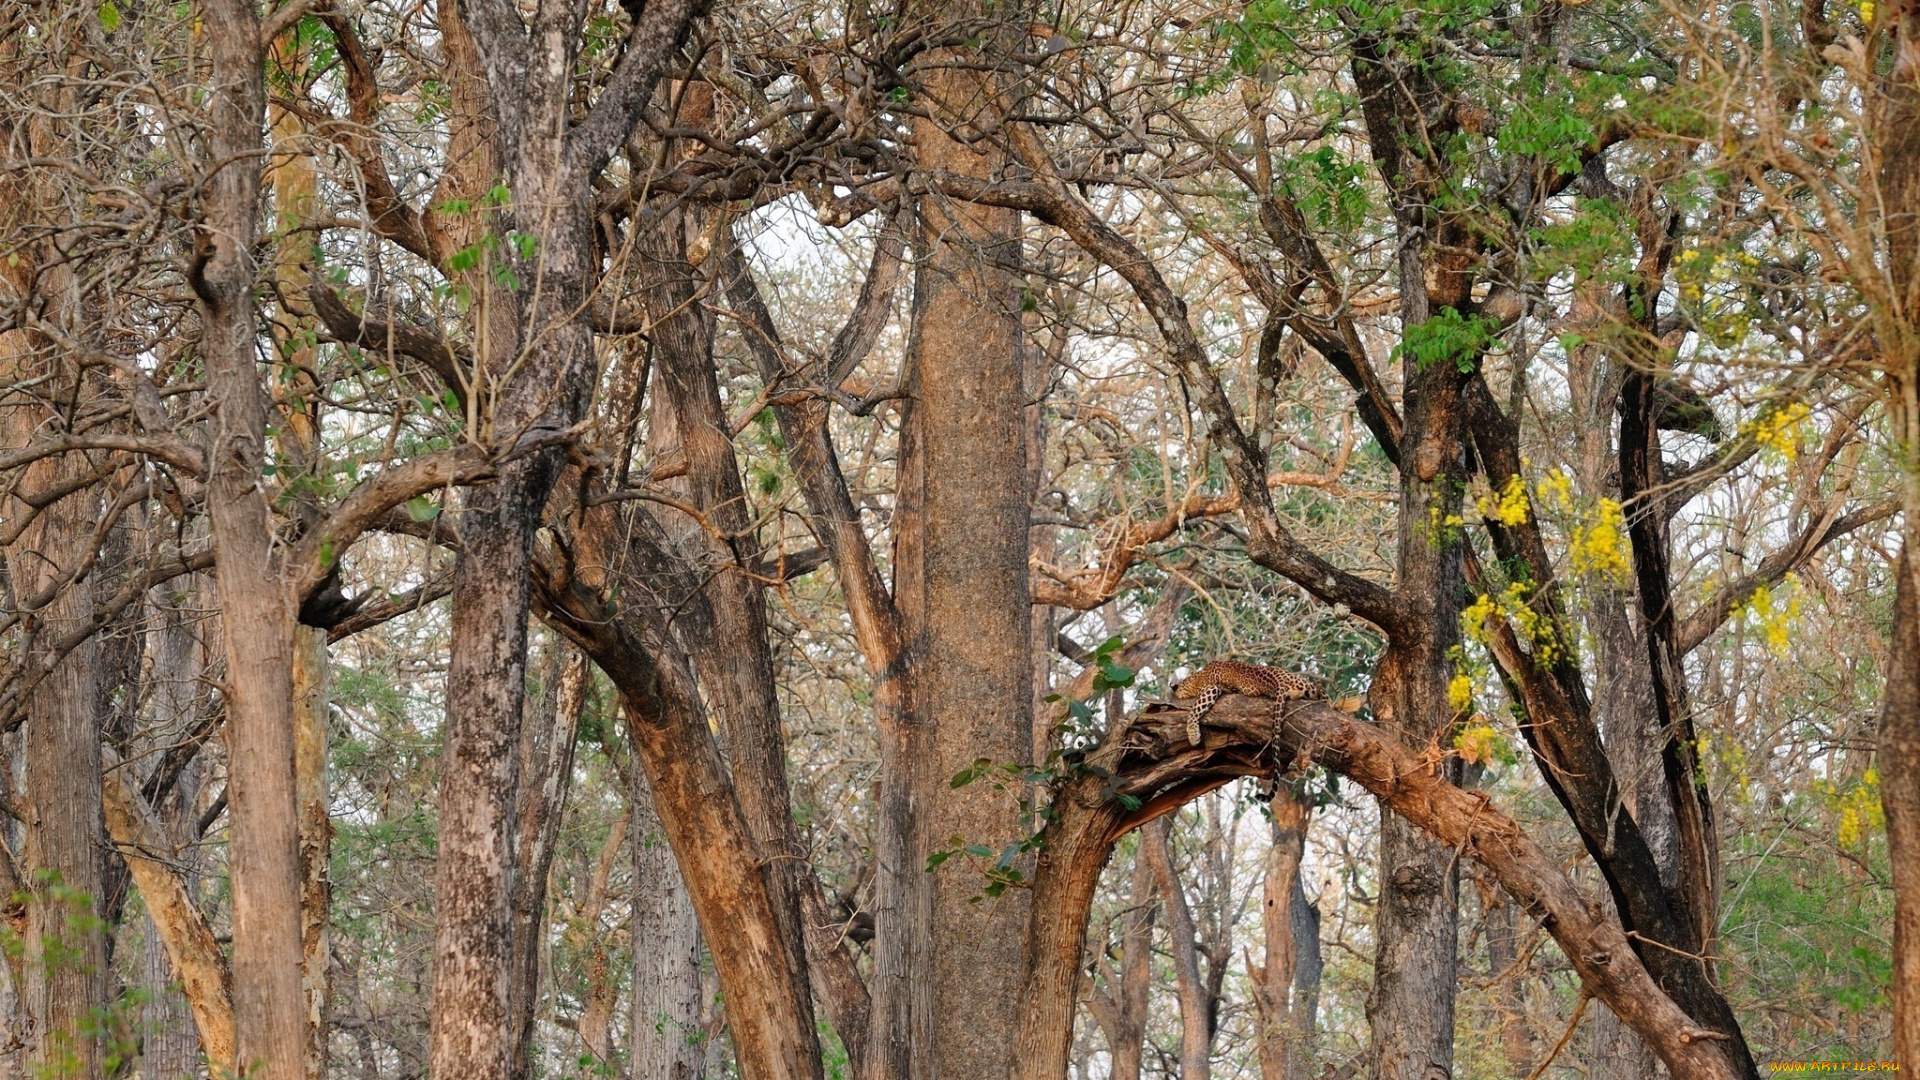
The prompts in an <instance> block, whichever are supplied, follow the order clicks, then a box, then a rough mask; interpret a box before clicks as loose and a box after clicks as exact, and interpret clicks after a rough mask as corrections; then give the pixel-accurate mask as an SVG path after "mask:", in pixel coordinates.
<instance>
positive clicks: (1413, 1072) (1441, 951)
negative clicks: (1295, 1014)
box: [1367, 248, 1466, 1080]
mask: <svg viewBox="0 0 1920 1080" xmlns="http://www.w3.org/2000/svg"><path fill="white" fill-rule="evenodd" d="M1413 250H1414V249H1412V248H1408V249H1405V251H1406V252H1407V255H1406V256H1405V257H1410V258H1411V257H1414V256H1413V255H1412V252H1413ZM1401 277H1402V283H1403V290H1414V291H1417V290H1419V288H1420V285H1419V282H1420V281H1421V276H1420V273H1419V266H1418V260H1417V258H1416V259H1415V267H1414V270H1412V271H1406V272H1403V273H1402V276H1401ZM1425 314H1426V313H1425V312H1424V311H1421V312H1418V313H1417V315H1418V317H1419V318H1424V317H1425ZM1404 317H1405V318H1408V319H1414V320H1415V321H1417V319H1416V316H1415V315H1413V314H1409V315H1407V316H1404ZM1405 377H1406V380H1407V385H1408V390H1407V400H1408V402H1409V404H1408V408H1407V418H1406V432H1405V437H1404V441H1403V443H1402V459H1401V460H1402V463H1403V469H1402V472H1401V496H1400V550H1399V592H1400V596H1401V598H1402V600H1403V602H1404V603H1405V604H1406V606H1407V608H1408V609H1409V613H1410V615H1411V620H1410V621H1412V622H1413V623H1414V624H1415V626H1417V628H1418V629H1417V630H1413V631H1411V632H1409V633H1406V634H1404V635H1402V636H1401V638H1400V639H1399V640H1396V641H1393V642H1391V643H1390V644H1389V645H1388V647H1387V653H1386V655H1385V656H1384V657H1383V658H1382V659H1381V661H1380V665H1379V667H1378V668H1377V669H1376V671H1375V673H1374V680H1373V686H1372V689H1371V691H1370V694H1369V698H1370V700H1371V702H1372V705H1373V711H1374V714H1375V715H1376V716H1377V717H1379V718H1380V723H1381V726H1382V727H1384V728H1386V729H1387V730H1390V731H1393V732H1395V733H1396V734H1398V735H1399V737H1400V739H1401V741H1402V742H1403V743H1405V744H1406V745H1407V746H1408V747H1413V748H1424V747H1428V746H1431V745H1433V744H1434V743H1435V742H1436V741H1437V740H1441V739H1444V738H1445V734H1446V731H1447V729H1448V727H1449V726H1450V724H1451V723H1452V721H1453V718H1454V716H1453V709H1452V707H1451V706H1450V705H1449V704H1448V698H1447V684H1448V682H1449V680H1450V678H1451V677H1452V674H1453V671H1452V662H1451V661H1450V660H1449V659H1448V651H1449V649H1450V648H1451V647H1452V646H1453V645H1454V643H1455V642H1457V641H1458V638H1459V616H1460V598H1461V596H1462V595H1463V593H1464V591H1465V581H1464V579H1463V576H1462V570H1461V561H1460V546H1461V543H1462V540H1461V538H1460V534H1459V531H1458V530H1457V529H1450V528H1448V527H1447V526H1445V525H1444V524H1440V523H1441V522H1444V521H1445V520H1447V519H1448V518H1449V517H1454V516H1457V515H1458V514H1459V511H1460V492H1462V491H1463V490H1465V487H1466V482H1465V476H1464V475H1463V474H1462V471H1461V465H1462V462H1461V443H1460V424H1461V410H1460V408H1459V386H1458V383H1459V375H1458V373H1457V372H1456V371H1454V370H1453V369H1452V365H1450V364H1441V365H1436V366H1435V367H1434V368H1433V369H1432V370H1430V371H1427V372H1425V373H1420V372H1417V371H1416V370H1415V369H1414V365H1413V363H1412V361H1408V362H1407V364H1406V372H1405ZM1442 769H1443V771H1444V772H1445V774H1446V776H1447V779H1448V780H1450V781H1454V782H1457V781H1458V779H1459V759H1457V758H1447V759H1445V760H1444V762H1443V764H1442ZM1458 924H1459V896H1458V874H1457V863H1456V860H1455V859H1454V857H1453V853H1452V852H1450V851H1448V850H1447V849H1446V848H1445V847H1444V846H1441V845H1440V844H1437V843H1435V842H1434V841H1433V840H1432V839H1431V838H1429V837H1428V836H1427V835H1426V834H1425V833H1424V832H1422V831H1421V830H1420V829H1419V828H1418V827H1416V826H1414V825H1413V824H1411V823H1409V822H1407V821H1405V820H1402V819H1401V818H1398V817H1396V816H1395V815H1392V814H1388V813H1384V812H1383V813H1382V814H1381V817H1380V903H1379V906H1378V908H1377V909H1376V910H1375V913H1374V937H1375V958H1374V985H1373V991H1372V993H1371V994H1370V995H1369V996H1368V998H1367V1019H1368V1022H1369V1024H1370V1025H1371V1030H1372V1042H1371V1045H1370V1048H1369V1051H1368V1053H1369V1060H1370V1061H1371V1063H1372V1065H1371V1068H1372V1072H1373V1075H1374V1076H1375V1077H1376V1078H1377V1080H1434V1078H1435V1077H1445V1076H1448V1075H1450V1074H1451V1072H1452V1070H1453V1012H1454V991H1455V987H1456V983H1457V979H1456V977H1455V956H1454V949H1455V938H1456V937H1457V935H1458V933H1459V930H1458Z"/></svg>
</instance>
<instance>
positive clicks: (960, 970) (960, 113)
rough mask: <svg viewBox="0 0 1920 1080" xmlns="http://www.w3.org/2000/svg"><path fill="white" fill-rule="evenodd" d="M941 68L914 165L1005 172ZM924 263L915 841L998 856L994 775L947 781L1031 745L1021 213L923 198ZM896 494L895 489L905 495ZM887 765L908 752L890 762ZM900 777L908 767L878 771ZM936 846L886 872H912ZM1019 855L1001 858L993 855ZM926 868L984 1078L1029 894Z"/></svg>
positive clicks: (968, 95) (944, 1041)
mask: <svg viewBox="0 0 1920 1080" xmlns="http://www.w3.org/2000/svg"><path fill="white" fill-rule="evenodd" d="M947 59H948V61H949V62H950V64H951V66H940V65H937V64H936V65H935V66H933V67H932V68H930V69H929V74H928V76H927V78H926V80H925V100H926V101H928V102H929V103H930V104H929V107H930V109H931V110H932V113H933V116H932V118H931V119H927V120H917V121H915V123H914V135H913V141H914V149H915V154H916V160H917V161H918V163H919V164H920V165H921V166H922V167H927V168H938V169H943V170H946V171H950V172H952V173H955V174H958V175H963V176H971V177H978V178H982V179H985V178H990V177H993V176H995V175H997V174H998V172H999V171H1000V170H1001V168H1002V167H1003V162H1002V159H1001V157H1000V155H999V154H997V153H995V152H992V151H991V150H990V149H989V146H990V144H989V143H987V142H985V141H983V140H980V139H976V138H975V136H977V135H980V134H983V133H984V132H986V131H987V130H990V129H991V127H992V126H993V125H994V124H996V123H997V121H998V116H999V111H1000V105H1001V103H1000V100H999V93H998V91H997V90H996V88H995V87H994V86H993V84H992V82H991V80H990V79H989V78H986V77H982V76H981V75H979V74H977V73H975V72H973V71H969V70H967V69H966V67H965V66H964V65H965V64H967V63H968V62H969V61H970V59H971V57H970V56H969V55H967V54H963V53H960V52H958V51H956V52H955V53H954V54H953V55H951V56H949V57H948V58H947ZM920 218H921V221H920V224H921V228H922V237H921V244H922V245H923V247H924V248H925V252H926V254H925V257H924V259H923V261H922V262H921V264H920V268H919V272H918V274H917V276H916V281H915V293H916V295H915V305H916V308H917V310H918V321H917V326H916V338H915V340H914V342H913V343H912V345H911V349H912V354H913V355H912V357H911V359H910V361H909V362H910V363H911V364H912V365H913V378H914V383H913V386H912V388H911V389H912V404H911V407H910V409H909V410H908V419H907V421H906V423H907V424H909V425H911V426H912V428H913V432H912V435H911V438H910V440H909V443H908V445H907V446H906V447H903V453H902V461H903V470H904V471H905V472H907V473H910V474H911V475H910V476H908V477H904V478H903V480H902V487H903V488H910V489H911V494H910V495H908V496H907V497H906V498H903V504H904V505H903V509H905V510H907V511H909V513H908V514H907V515H906V518H907V526H906V527H907V528H908V529H910V530H912V531H913V532H914V535H912V536H910V537H905V538H903V541H902V551H901V557H902V561H903V562H905V563H908V565H905V566H903V567H902V577H901V579H900V584H899V586H898V588H897V595H898V596H899V599H900V603H901V607H902V610H903V614H905V615H906V621H907V626H908V631H909V633H908V636H909V640H910V641H911V643H912V644H911V652H912V655H913V657H914V663H915V665H916V671H917V674H918V677H919V679H920V683H921V687H922V689H923V692H924V698H923V702H924V709H925V713H924V715H925V717H926V728H925V740H924V743H923V744H922V745H921V746H919V747H916V748H914V749H913V750H912V751H910V752H909V753H910V755H911V756H916V757H919V758H921V759H922V760H923V762H924V766H923V768H924V771H922V772H921V773H920V775H919V776H918V777H917V782H918V784H919V785H920V790H921V791H922V792H923V795H922V799H923V805H924V806H925V812H926V815H927V817H926V833H925V838H926V840H927V841H928V842H929V843H930V844H931V845H932V846H933V847H935V848H941V847H947V846H950V845H952V844H954V843H955V842H959V843H964V844H984V845H987V846H989V847H990V848H992V850H994V851H996V852H1001V851H1002V850H1003V849H1005V848H1006V847H1007V846H1008V845H1010V844H1014V843H1016V842H1017V841H1018V840H1019V839H1020V836H1019V833H1020V830H1021V823H1020V821H1019V820H1018V808H1017V805H1016V804H1015V801H1014V799H1013V798H1012V797H1010V796H1009V795H1008V794H1007V793H1005V792H1001V791H996V790H995V785H994V784H992V783H985V782H982V783H974V784H970V785H966V786H964V787H960V788H957V789H956V788H953V787H952V786H950V784H949V783H948V781H949V780H950V779H951V778H952V777H953V776H954V775H955V774H957V773H959V772H960V771H962V770H963V769H966V768H968V767H969V766H971V765H972V764H973V763H974V762H975V761H977V760H979V759H982V758H985V759H987V760H989V761H991V762H993V763H994V764H996V765H1015V766H1021V765H1024V764H1025V763H1026V762H1027V760H1028V755H1029V754H1030V753H1031V751H1032V729H1031V721H1030V720H1029V717H1028V710H1029V708H1030V705H1031V702H1030V693H1031V679H1032V660H1031V658H1030V656H1029V654H1028V647H1029V641H1028V637H1029V632H1030V627H1029V606H1030V605H1029V603H1028V596H1027V517H1028V510H1027V497H1026V488H1027V482H1026V438H1025V431H1024V428H1025V404H1026V402H1025V400H1024V397H1023V394H1022V385H1023V374H1024V373H1023V370H1022V368H1023V365H1022V361H1021V357H1022V344H1021V333H1020V320H1019V312H1020V300H1019V291H1018V290H1019V280H1018V278H1017V277H1015V276H1014V274H1013V273H1012V271H1013V270H1014V269H1015V268H1016V267H1017V266H1018V264H1019V260H1020V220H1019V215H1018V214H1017V213H1013V212H1009V211H1006V210H1001V209H995V208H990V207H984V206H978V205H968V204H961V203H954V202H949V201H947V200H945V199H941V198H938V197H929V198H926V199H923V200H922V201H921V204H920ZM903 494H904V493H903ZM890 757H891V759H892V760H894V761H895V763H896V766H898V767H904V766H905V764H906V763H904V762H900V761H899V760H898V758H899V755H898V754H897V753H896V754H893V755H891V756H890ZM890 782H892V783H893V784H894V785H895V786H896V787H897V786H898V784H900V783H903V782H906V778H905V777H901V776H898V775H896V776H894V777H891V778H883V779H882V784H883V785H887V784H888V783H890ZM931 853H932V852H931V850H921V851H920V852H918V853H916V857H915V858H914V860H913V862H912V863H910V864H908V865H905V866H898V867H889V868H888V870H889V871H891V872H894V873H907V874H918V873H921V872H922V870H923V868H924V867H925V864H926V858H927V856H928V855H930V854H931ZM998 861H1000V862H1003V863H1005V864H1006V865H1007V866H1009V867H1012V868H1018V867H1019V866H1021V865H1024V861H1025V860H1023V859H1022V860H1017V861H1016V860H1014V858H1013V856H1012V854H1011V853H1008V854H1005V855H1002V856H1001V857H1000V859H999V860H998ZM931 877H932V898H931V910H932V919H933V923H932V944H931V965H932V967H931V971H930V981H929V984H928V985H927V987H926V991H927V992H928V993H929V994H930V995H931V999H930V1002H929V1006H930V1008H931V1010H932V1024H931V1030H930V1034H931V1037H932V1044H931V1045H930V1046H928V1047H926V1048H925V1049H926V1051H927V1053H929V1054H930V1061H931V1068H930V1069H929V1070H928V1073H927V1075H929V1076H931V1077H933V1078H937V1080H957V1078H959V1077H967V1078H970V1080H972V1078H978V1080H994V1078H996V1077H1004V1076H1006V1075H1007V1074H1008V1071H1009V1070H1010V1069H1011V1068H1012V1067H1013V1062H1012V1061H1011V1060H1010V1059H1009V1056H1008V1055H1009V1052H1010V1050H1011V1048H1012V1043H1013V1035H1014V1032H1015V1030H1016V1029H1017V1027H1018V1023H1019V1016H1018V999H1017V992H1018V987H1019V976H1018V973H1019V972H1020V970H1021V965H1022V954H1021V945H1022V940H1021V932H1020V931H1021V928H1022V926H1023V925H1024V923H1025V919H1026V911H1027V898H1026V895H1025V890H1022V889H1013V890H1009V891H1007V892H1006V893H1004V894H1002V895H1001V896H1000V897H998V898H997V899H996V900H995V901H994V902H991V903H986V902H978V903H976V902H974V898H975V897H977V896H979V895H980V892H981V889H982V887H983V886H984V885H985V884H986V882H985V881H983V880H982V878H981V868H980V867H979V866H977V865H975V864H974V862H973V861H972V860H970V859H967V858H953V859H949V860H947V861H946V862H944V863H942V864H941V866H940V867H939V869H938V870H936V871H934V872H933V873H932V875H931Z"/></svg>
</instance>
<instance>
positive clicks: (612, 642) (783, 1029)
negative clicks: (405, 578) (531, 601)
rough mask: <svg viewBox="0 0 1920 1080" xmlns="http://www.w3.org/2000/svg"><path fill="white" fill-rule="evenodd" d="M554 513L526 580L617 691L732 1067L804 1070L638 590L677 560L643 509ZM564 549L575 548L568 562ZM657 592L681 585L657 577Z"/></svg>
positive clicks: (761, 927)
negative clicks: (564, 532)
mask: <svg viewBox="0 0 1920 1080" xmlns="http://www.w3.org/2000/svg"><path fill="white" fill-rule="evenodd" d="M630 505H631V504H629V506H630ZM557 516H558V517H561V518H563V519H565V520H567V521H572V522H573V523H574V525H575V529H574V531H573V534H572V536H571V538H570V542H569V543H568V544H566V545H564V547H563V545H560V544H556V545H554V546H553V547H552V548H551V549H543V554H542V557H541V560H540V562H539V564H538V570H539V576H538V581H539V583H540V596H541V603H542V607H543V609H544V611H545V618H546V619H547V621H548V623H549V625H551V626H553V627H554V628H555V629H557V630H560V631H561V632H563V633H565V634H566V635H567V636H568V637H569V638H570V639H572V640H573V641H574V642H575V644H577V645H579V646H580V648H581V649H582V650H583V651H584V652H586V653H587V655H588V656H590V657H592V658H593V660H594V662H595V663H596V664H598V665H599V667H600V669H601V670H602V671H605V672H606V673H607V676H608V678H610V679H611V680H612V681H613V684H614V686H615V687H617V688H618V689H619V691H620V694H621V698H622V702H623V709H624V712H625V716H626V722H627V730H628V734H629V737H630V738H631V739H632V742H633V746H634V749H635V752H636V754H637V760H638V761H639V763H640V766H641V768H642V770H643V771H644V772H645V774H646V777H647V781H648V783H649V784H650V785H651V786H652V791H653V796H654V805H655V809H656V811H657V812H658V814H659V816H660V823H661V829H662V831H663V832H664V833H665V834H666V837H667V840H668V842H669V843H670V844H671V845H672V847H673V851H674V856H675V862H676V864H677V865H678V866H679V867H680V870H681V873H682V875H683V876H684V879H685V881H686V885H687V891H688V893H689V895H690V896H691V898H692V900H693V906H694V911H695V912H696V913H697V914H698V915H699V918H700V925H702V926H703V927H707V928H708V931H709V932H708V935H707V944H708V949H709V951H710V952H711V954H712V956H713V962H714V968H715V970H716V972H717V973H718V975H719V979H720V985H721V988H722V990H723V991H724V992H725V994H726V1003H727V1005H726V1007H727V1025H728V1029H729V1030H730V1032H731V1034H732V1036H733V1040H732V1041H733V1048H734V1053H735V1057H736V1059H737V1060H738V1062H739V1068H740V1074H741V1076H742V1077H745V1078H746V1080H789V1078H795V1080H798V1078H804V1077H806V1076H808V1075H811V1074H812V1072H813V1070H815V1069H818V1068H819V1061H818V1037H817V1034H816V1033H815V1032H814V1030H813V1029H812V1027H811V1025H810V1024H809V1023H804V1022H803V1021H802V1019H801V1017H802V1016H804V1015H807V1011H806V1010H805V1007H804V1006H803V1005H802V1004H801V1001H802V1000H803V999H804V998H805V996H806V994H807V991H808V987H807V983H806V977H805V973H804V972H801V971H796V970H794V968H793V966H792V964H791V963H790V962H789V953H788V952H787V949H786V947H785V943H784V941H783V940H782V938H781V932H780V929H779V926H778V924H777V922H776V921H775V918H774V911H773V904H772V900H771V898H770V896H769V893H768V888H767V883H766V878H765V875H764V872H763V871H762V869H761V861H762V857H761V854H760V852H759V850H758V848H757V847H756V846H755V845H754V843H753V838H752V835H751V834H750V833H749V831H748V830H747V826H746V821H745V818H744V816H743V814H742V812H741V810H740V807H739V803H738V802H737V801H736V799H735V797H734V795H733V791H732V785H731V781H730V779H729V777H728V775H727V770H726V767H725V764H724V762H723V760H722V758H721V756H720V751H719V748H718V747H717V746H715V745H714V740H713V734H712V731H711V729H710V728H709V727H708V726H707V718H706V714H705V711H704V710H703V708H702V707H701V702H700V696H699V693H698V690H697V688H696V686H695V683H694V679H693V673H692V665H691V661H690V660H688V659H687V657H686V655H685V653H684V651H682V650H681V648H680V646H679V644H678V642H677V640H676V638H675V635H674V633H673V631H672V628H671V625H670V619H669V612H670V610H671V607H670V605H660V606H650V605H656V604H659V600H658V598H657V597H654V593H653V592H652V590H653V589H655V588H656V587H660V583H661V581H662V579H663V578H668V577H671V576H673V575H675V574H677V573H678V572H679V571H681V570H682V569H683V568H682V567H680V566H679V564H678V563H677V561H676V560H674V559H673V558H672V556H671V555H669V554H668V553H667V550H666V548H667V541H666V539H665V537H663V536H660V535H659V534H658V532H657V527H656V526H654V524H653V523H652V520H651V518H650V517H649V516H647V515H644V514H633V515H630V516H626V517H621V516H618V515H616V514H615V512H614V510H613V508H612V507H611V506H610V505H606V504H602V505H598V506H593V507H591V508H589V509H587V510H586V511H585V512H584V513H580V514H577V515H576V514H573V513H571V512H568V513H565V514H561V515H557ZM565 550H571V551H574V552H579V553H581V555H582V558H581V559H580V561H579V562H578V563H570V562H568V561H567V560H566V557H565V554H564V552H565ZM667 591H668V592H669V593H670V594H680V595H684V594H685V593H686V592H687V591H688V590H687V588H686V587H685V586H684V584H669V585H668V586H667ZM650 598H651V599H650ZM809 1055H811V1056H812V1060H811V1061H809V1060H808V1058H809Z"/></svg>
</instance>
